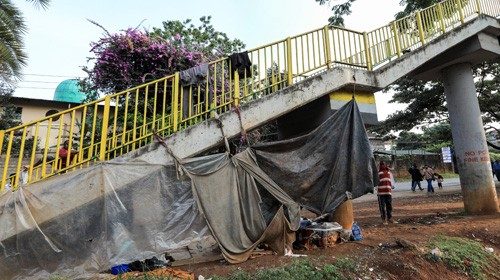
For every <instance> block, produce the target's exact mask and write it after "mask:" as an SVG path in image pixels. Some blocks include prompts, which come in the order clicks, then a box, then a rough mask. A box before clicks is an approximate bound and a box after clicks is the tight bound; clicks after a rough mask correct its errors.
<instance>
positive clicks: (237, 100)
mask: <svg viewBox="0 0 500 280" xmlns="http://www.w3.org/2000/svg"><path fill="white" fill-rule="evenodd" d="M233 81H234V95H233V101H234V105H235V106H238V105H239V104H240V75H239V74H238V71H234V80H233Z"/></svg>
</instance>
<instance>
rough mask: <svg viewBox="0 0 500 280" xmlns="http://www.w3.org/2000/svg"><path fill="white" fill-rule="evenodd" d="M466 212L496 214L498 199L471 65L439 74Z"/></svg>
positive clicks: (451, 67) (455, 66) (451, 68)
mask: <svg viewBox="0 0 500 280" xmlns="http://www.w3.org/2000/svg"><path fill="white" fill-rule="evenodd" d="M442 74H443V85H444V90H445V94H446V102H447V104H448V105H447V106H448V111H449V114H450V123H451V131H452V135H453V144H454V146H455V155H456V159H457V167H458V171H459V174H460V184H461V186H462V195H463V201H464V207H465V211H466V212H467V213H469V214H486V213H496V212H498V211H499V208H498V199H497V194H496V189H495V184H494V182H493V174H492V172H491V167H490V156H489V153H488V146H487V144H486V136H485V133H484V128H483V127H484V126H483V121H482V119H481V111H480V109H479V102H478V100H477V97H476V88H475V85H474V79H473V75H472V69H471V65H470V64H468V63H460V64H455V65H452V66H449V67H447V68H445V69H444V70H443V71H442Z"/></svg>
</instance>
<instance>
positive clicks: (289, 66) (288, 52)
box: [286, 37, 293, 86]
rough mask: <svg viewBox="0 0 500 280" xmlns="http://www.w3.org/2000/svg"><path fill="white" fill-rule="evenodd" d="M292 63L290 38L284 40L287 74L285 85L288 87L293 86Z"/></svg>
mask: <svg viewBox="0 0 500 280" xmlns="http://www.w3.org/2000/svg"><path fill="white" fill-rule="evenodd" d="M292 67H293V63H292V39H291V38H290V37H288V38H286V68H287V69H286V73H287V84H288V85H289V86H290V85H292V84H293V68H292Z"/></svg>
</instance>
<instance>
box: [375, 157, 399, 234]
mask: <svg viewBox="0 0 500 280" xmlns="http://www.w3.org/2000/svg"><path fill="white" fill-rule="evenodd" d="M378 171H379V172H378V178H379V183H378V186H377V196H378V206H379V210H380V217H381V218H382V222H383V223H384V225H387V224H388V223H395V221H394V220H393V219H392V194H391V192H392V183H391V172H390V171H389V168H388V166H387V165H386V164H385V162H383V161H381V162H380V165H379V170H378Z"/></svg>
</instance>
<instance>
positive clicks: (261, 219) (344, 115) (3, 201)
mask: <svg viewBox="0 0 500 280" xmlns="http://www.w3.org/2000/svg"><path fill="white" fill-rule="evenodd" d="M167 144H168V143H167ZM154 147H155V151H156V152H155V153H151V147H150V148H148V149H143V150H142V151H140V152H138V153H137V154H136V155H135V157H131V158H121V159H116V160H112V161H109V162H104V163H101V164H97V165H94V166H90V167H88V168H85V169H81V170H77V171H73V172H70V173H67V174H64V175H61V176H57V177H54V178H51V179H48V180H44V181H41V182H38V183H35V184H33V185H31V186H30V187H27V188H24V187H22V188H20V189H19V190H18V191H15V192H8V193H5V194H3V195H2V196H1V197H0V271H1V274H2V277H3V278H5V279H11V278H14V279H21V278H22V279H25V278H32V279H40V278H47V277H49V276H50V275H53V274H57V275H62V276H66V277H72V278H77V277H78V278H85V277H87V278H91V277H93V275H95V273H98V272H99V271H103V270H106V269H108V268H110V267H111V266H113V265H117V264H121V263H127V262H131V261H134V260H137V259H145V258H149V257H152V256H154V255H156V254H159V253H163V252H167V251H169V250H172V249H175V248H179V247H181V246H186V245H187V244H188V243H189V242H191V241H193V240H195V239H198V238H202V237H204V236H207V235H210V234H211V235H213V237H214V238H215V240H217V242H218V244H219V247H220V248H221V251H222V253H223V255H224V257H225V258H226V260H227V261H228V262H231V263H238V262H242V261H245V260H246V259H248V257H249V256H250V254H251V252H252V250H253V249H254V248H255V247H256V246H257V245H258V244H259V243H266V244H267V245H269V246H270V247H271V248H272V249H273V250H274V251H276V252H278V253H284V252H285V250H286V249H291V243H292V242H293V240H294V235H293V231H294V230H296V229H297V228H298V224H299V218H300V217H299V211H300V208H299V207H300V206H304V207H306V208H307V209H310V210H311V211H314V212H316V213H318V214H320V213H326V212H331V211H333V210H335V208H336V207H337V206H338V205H340V204H341V203H342V202H343V201H345V200H346V199H347V197H349V196H351V197H352V198H356V197H359V196H361V195H363V194H365V193H367V192H372V191H373V186H374V184H375V182H374V180H375V179H374V176H373V174H375V173H374V172H375V167H374V160H373V157H372V153H371V148H370V145H369V142H368V138H367V136H366V133H365V130H364V126H363V123H362V120H361V116H360V113H359V111H358V108H357V105H356V103H355V102H354V100H353V101H351V102H349V103H347V104H346V105H345V106H344V107H342V108H341V109H340V110H338V111H337V112H336V113H335V114H334V115H332V116H331V117H330V118H329V119H327V120H326V121H325V122H324V123H323V124H322V125H320V126H319V127H318V128H316V129H315V130H313V131H312V132H310V133H308V134H307V135H304V136H301V137H298V138H295V139H291V140H285V141H280V142H274V143H267V144H260V145H256V146H254V147H251V148H248V149H246V150H245V151H243V152H241V153H239V154H236V155H234V156H231V155H229V154H227V153H221V154H214V155H208V156H203V157H197V158H190V159H182V160H179V161H178V162H173V161H172V160H167V158H170V157H167V150H166V149H165V148H164V147H162V146H158V145H154ZM173 152H174V153H175V151H173ZM148 153H149V154H148ZM153 154H154V155H156V157H158V156H159V155H162V157H163V158H164V159H165V160H164V161H163V162H162V163H158V162H161V160H157V163H151V162H150V161H148V160H145V159H146V158H148V157H151V156H152V155H153ZM180 173H182V174H184V175H182V174H180Z"/></svg>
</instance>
